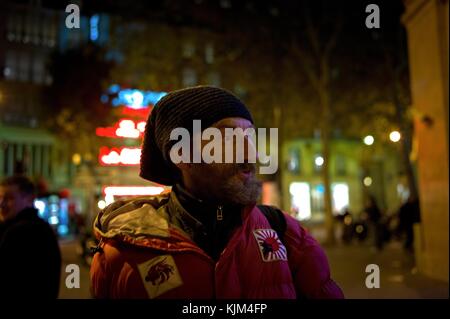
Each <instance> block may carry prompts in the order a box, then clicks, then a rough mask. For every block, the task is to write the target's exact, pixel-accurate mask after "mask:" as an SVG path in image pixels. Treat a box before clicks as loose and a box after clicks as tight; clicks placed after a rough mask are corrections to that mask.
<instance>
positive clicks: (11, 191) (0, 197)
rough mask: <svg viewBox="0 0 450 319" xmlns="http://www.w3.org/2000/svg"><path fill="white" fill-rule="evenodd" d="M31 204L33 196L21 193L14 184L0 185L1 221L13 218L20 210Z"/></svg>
mask: <svg viewBox="0 0 450 319" xmlns="http://www.w3.org/2000/svg"><path fill="white" fill-rule="evenodd" d="M32 205H33V196H31V195H27V194H23V193H22V192H20V191H19V188H18V187H17V186H16V185H5V186H1V185H0V215H1V218H2V219H3V221H7V220H9V219H11V218H14V217H15V216H17V214H18V213H19V212H20V211H21V210H23V209H25V208H27V207H32Z"/></svg>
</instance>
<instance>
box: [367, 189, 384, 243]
mask: <svg viewBox="0 0 450 319" xmlns="http://www.w3.org/2000/svg"><path fill="white" fill-rule="evenodd" d="M364 212H365V214H366V215H367V219H368V221H369V224H370V225H371V228H372V233H373V236H374V245H375V248H376V249H377V250H382V249H383V244H384V239H383V224H382V222H381V218H382V214H381V210H380V208H379V207H378V205H377V202H376V201H375V198H374V197H373V196H372V195H370V196H369V197H368V200H367V204H366V207H365V208H364Z"/></svg>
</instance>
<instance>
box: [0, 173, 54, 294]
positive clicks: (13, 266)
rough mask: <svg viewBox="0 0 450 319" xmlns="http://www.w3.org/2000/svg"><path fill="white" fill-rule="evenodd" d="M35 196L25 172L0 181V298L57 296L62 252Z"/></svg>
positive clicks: (32, 185) (32, 186) (33, 188)
mask: <svg viewBox="0 0 450 319" xmlns="http://www.w3.org/2000/svg"><path fill="white" fill-rule="evenodd" d="M34 198H35V187H34V184H33V183H32V182H31V181H30V180H29V179H28V178H27V177H25V176H12V177H8V178H6V179H4V180H3V181H2V182H1V183H0V216H1V220H2V222H1V224H0V299H3V298H8V299H9V298H11V299H18V298H20V299H21V300H23V299H24V298H25V299H40V298H45V299H47V298H52V299H54V298H57V297H58V293H59V283H60V274H61V253H60V249H59V245H58V241H57V238H56V236H55V233H54V231H53V230H52V228H51V227H50V225H48V224H47V223H46V222H45V221H44V220H42V219H41V218H39V216H38V214H37V210H36V209H35V208H34V205H33V203H34Z"/></svg>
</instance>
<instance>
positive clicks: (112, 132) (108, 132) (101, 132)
mask: <svg viewBox="0 0 450 319" xmlns="http://www.w3.org/2000/svg"><path fill="white" fill-rule="evenodd" d="M95 134H96V135H97V136H101V137H117V134H116V128H114V127H97V128H96V129H95Z"/></svg>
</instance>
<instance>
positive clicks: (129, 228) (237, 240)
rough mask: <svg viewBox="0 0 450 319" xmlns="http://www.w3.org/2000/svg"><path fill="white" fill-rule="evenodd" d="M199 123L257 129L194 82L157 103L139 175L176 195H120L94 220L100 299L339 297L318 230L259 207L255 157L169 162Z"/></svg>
mask: <svg viewBox="0 0 450 319" xmlns="http://www.w3.org/2000/svg"><path fill="white" fill-rule="evenodd" d="M194 120H201V127H202V129H203V130H204V129H206V128H209V127H214V128H217V130H219V128H220V129H221V131H222V132H223V131H225V130H226V129H228V128H231V129H232V130H233V129H236V128H241V129H242V130H245V129H247V128H253V119H252V117H251V115H250V113H249V111H248V109H247V107H246V106H245V105H244V104H243V103H242V102H241V101H240V100H239V99H238V98H237V97H235V96H234V95H232V94H231V93H229V92H228V91H225V90H223V89H220V88H215V87H209V86H200V87H194V88H187V89H183V90H179V91H175V92H171V93H169V94H167V95H166V96H165V97H163V98H162V99H161V100H159V102H158V103H157V104H156V105H155V107H154V109H153V110H152V113H151V115H150V117H149V119H148V121H147V125H146V131H145V134H144V142H143V147H142V155H141V172H140V176H141V177H143V178H145V179H147V180H149V181H152V182H156V183H159V184H164V185H171V186H173V187H172V191H171V192H170V193H166V194H162V195H159V196H153V197H148V198H139V199H134V200H128V201H117V202H115V203H113V204H111V205H110V206H108V207H107V208H105V209H104V210H102V211H101V212H100V214H99V215H98V216H97V218H96V221H95V222H94V227H95V232H96V235H97V237H98V238H100V239H101V243H100V245H99V246H98V247H97V250H98V252H97V253H96V254H95V256H94V260H93V263H92V267H91V282H92V288H93V293H94V296H95V297H97V298H177V299H191V298H203V299H205V298H206V299H208V298H229V299H230V298H232V299H236V298H252V299H255V298H258V299H263V298H265V299H268V298H277V299H283V298H284V299H294V298H342V297H343V294H342V291H341V289H340V288H339V287H338V286H337V284H336V283H335V282H334V281H333V280H332V279H331V277H330V269H329V265H328V261H327V258H326V256H325V253H324V251H323V250H322V248H321V247H320V246H319V244H318V243H317V242H316V241H315V240H314V239H313V238H312V237H311V235H309V234H308V232H307V231H306V230H305V229H304V228H303V227H302V226H300V224H299V223H298V221H297V220H296V219H294V218H293V217H291V216H289V215H288V214H285V213H283V212H281V211H280V210H278V209H276V208H272V207H269V206H262V205H261V206H257V205H256V202H257V199H258V198H259V195H260V192H261V182H260V181H259V180H257V178H256V176H255V169H256V168H255V164H254V163H249V162H248V161H247V162H246V163H240V164H238V163H217V162H213V163H206V162H200V163H199V162H195V163H192V162H190V159H189V160H188V161H186V162H181V163H178V164H175V163H174V162H173V161H172V157H171V156H170V155H169V153H170V154H172V152H171V151H170V149H171V147H172V145H173V144H174V142H175V141H173V140H171V136H172V133H173V132H174V129H176V128H178V130H180V128H181V129H183V130H187V132H191V130H192V127H193V123H195V122H193V121H194ZM217 130H216V132H217ZM247 138H248V137H247ZM192 140H193V139H191V140H188V143H187V144H189V143H190V142H192ZM221 143H222V141H221ZM221 143H220V144H221ZM250 143H251V142H249V140H248V139H247V147H252V146H251V145H250ZM191 145H192V144H191ZM204 146H205V145H198V148H196V150H201V149H202V147H204ZM232 147H234V150H236V145H235V144H234V145H233V146H232ZM196 150H194V152H195V151H196ZM204 150H205V149H204V148H203V152H202V153H204ZM185 151H186V150H185V149H183V150H182V153H183V154H184V155H186V153H184V152H185ZM183 154H181V155H183ZM233 154H234V152H233ZM187 156H188V158H190V155H187ZM244 156H245V154H244ZM221 158H223V157H222V156H221ZM244 158H246V157H244Z"/></svg>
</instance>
